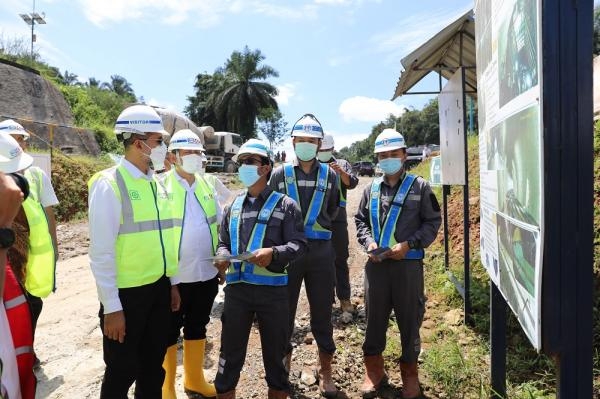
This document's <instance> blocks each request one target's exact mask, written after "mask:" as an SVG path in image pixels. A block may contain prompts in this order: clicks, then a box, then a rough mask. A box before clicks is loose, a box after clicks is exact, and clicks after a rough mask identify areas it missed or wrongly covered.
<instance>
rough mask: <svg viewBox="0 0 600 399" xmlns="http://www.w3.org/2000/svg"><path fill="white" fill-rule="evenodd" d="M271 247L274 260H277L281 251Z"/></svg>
mask: <svg viewBox="0 0 600 399" xmlns="http://www.w3.org/2000/svg"><path fill="white" fill-rule="evenodd" d="M271 249H272V250H273V262H275V261H277V260H278V259H279V251H278V250H277V248H276V247H271Z"/></svg>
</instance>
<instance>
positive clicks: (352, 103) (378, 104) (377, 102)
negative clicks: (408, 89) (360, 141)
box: [338, 96, 404, 123]
mask: <svg viewBox="0 0 600 399" xmlns="http://www.w3.org/2000/svg"><path fill="white" fill-rule="evenodd" d="M338 111H339V113H340V115H341V116H342V118H343V119H344V121H346V122H352V121H357V122H374V123H378V122H380V121H383V120H385V119H386V118H387V117H388V116H389V115H390V114H392V115H395V116H400V115H402V114H403V113H404V106H402V105H400V104H396V103H394V102H392V101H389V100H381V99H378V98H370V97H363V96H355V97H350V98H347V99H345V100H344V101H342V103H341V104H340V107H339V109H338Z"/></svg>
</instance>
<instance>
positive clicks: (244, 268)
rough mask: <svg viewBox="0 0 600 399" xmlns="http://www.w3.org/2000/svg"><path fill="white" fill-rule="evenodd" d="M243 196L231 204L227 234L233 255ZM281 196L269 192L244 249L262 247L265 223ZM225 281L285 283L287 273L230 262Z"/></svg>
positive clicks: (238, 241)
mask: <svg viewBox="0 0 600 399" xmlns="http://www.w3.org/2000/svg"><path fill="white" fill-rule="evenodd" d="M245 198H246V193H244V194H242V195H239V196H238V197H237V198H236V199H235V201H234V202H233V204H232V205H231V212H230V216H229V236H230V238H231V254H232V255H234V256H236V255H239V254H240V248H239V245H240V244H239V243H240V219H241V215H242V207H243V204H244V200H245ZM281 198H283V194H281V193H278V192H276V191H273V192H271V194H269V197H268V198H267V200H266V201H265V203H264V205H263V206H262V208H261V210H260V212H259V213H258V216H257V218H256V221H255V223H254V227H253V228H252V234H251V235H250V240H249V242H248V246H247V248H246V251H248V252H253V251H255V250H257V249H260V248H262V246H263V241H264V239H265V234H266V232H267V223H268V222H269V219H270V218H271V215H272V214H273V211H274V210H275V206H276V205H277V203H278V202H279V200H281ZM242 252H244V251H242ZM226 281H227V283H237V282H247V283H251V284H260V285H286V284H287V282H288V276H287V273H273V272H271V271H269V270H267V269H266V268H264V267H256V266H255V265H254V264H252V263H248V262H232V263H231V266H229V269H227V275H226Z"/></svg>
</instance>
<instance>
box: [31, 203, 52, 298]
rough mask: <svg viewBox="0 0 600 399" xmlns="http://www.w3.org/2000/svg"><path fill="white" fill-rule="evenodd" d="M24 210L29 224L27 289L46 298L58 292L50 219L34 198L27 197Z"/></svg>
mask: <svg viewBox="0 0 600 399" xmlns="http://www.w3.org/2000/svg"><path fill="white" fill-rule="evenodd" d="M23 210H24V211H25V216H26V217H27V223H28V224H29V251H28V253H27V265H26V267H25V289H26V290H27V292H29V293H30V294H32V295H34V296H37V297H40V298H45V297H47V296H48V295H50V293H51V292H53V291H55V290H56V285H55V271H56V259H55V257H54V244H53V242H52V236H51V235H50V227H49V225H48V218H47V217H46V212H45V211H44V208H43V207H42V204H40V203H39V202H37V201H35V200H34V199H33V197H27V199H26V200H25V201H24V202H23Z"/></svg>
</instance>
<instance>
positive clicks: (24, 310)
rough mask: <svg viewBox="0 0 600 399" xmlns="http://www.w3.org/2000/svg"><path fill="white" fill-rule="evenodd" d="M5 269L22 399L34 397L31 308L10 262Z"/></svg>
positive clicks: (5, 287) (7, 313) (6, 295)
mask: <svg viewBox="0 0 600 399" xmlns="http://www.w3.org/2000/svg"><path fill="white" fill-rule="evenodd" d="M5 269H6V280H5V282H4V297H3V300H4V308H5V309H6V317H7V318H8V324H9V325H10V332H11V335H12V339H13V343H14V345H15V352H16V354H17V367H18V369H19V382H20V385H21V397H22V399H34V398H35V387H36V384H37V380H36V378H35V374H34V373H33V362H34V355H33V326H32V324H31V310H30V309H29V304H28V303H27V299H26V298H25V294H24V292H23V288H22V287H21V285H20V284H19V282H18V281H17V278H16V277H15V275H14V273H13V271H12V269H11V268H10V265H9V264H8V262H7V263H6V267H5Z"/></svg>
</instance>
